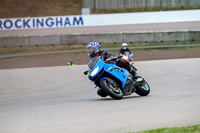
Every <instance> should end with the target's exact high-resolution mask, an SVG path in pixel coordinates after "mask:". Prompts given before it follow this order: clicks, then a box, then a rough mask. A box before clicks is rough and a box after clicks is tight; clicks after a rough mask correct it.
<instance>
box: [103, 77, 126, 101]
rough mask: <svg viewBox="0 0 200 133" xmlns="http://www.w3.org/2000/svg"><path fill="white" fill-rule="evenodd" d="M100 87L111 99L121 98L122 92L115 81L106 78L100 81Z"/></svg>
mask: <svg viewBox="0 0 200 133" xmlns="http://www.w3.org/2000/svg"><path fill="white" fill-rule="evenodd" d="M100 85H101V89H102V90H103V91H104V92H106V93H107V94H108V95H109V96H110V97H112V98H113V99H116V100H119V99H122V98H123V92H122V90H121V89H120V88H119V86H118V85H117V84H116V83H115V82H112V83H111V82H110V81H108V80H106V79H103V80H101V81H100Z"/></svg>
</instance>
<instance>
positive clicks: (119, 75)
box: [104, 64, 130, 88]
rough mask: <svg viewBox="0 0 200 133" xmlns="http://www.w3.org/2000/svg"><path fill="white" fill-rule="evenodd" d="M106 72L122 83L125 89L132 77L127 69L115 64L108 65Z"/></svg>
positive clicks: (105, 68)
mask: <svg viewBox="0 0 200 133" xmlns="http://www.w3.org/2000/svg"><path fill="white" fill-rule="evenodd" d="M104 71H106V72H107V73H109V74H110V75H112V76H114V77H115V78H116V79H118V80H120V81H121V82H122V88H124V86H125V84H126V80H127V78H128V76H129V75H130V74H129V72H128V71H127V70H126V69H124V68H120V67H118V66H116V65H114V64H106V65H105V67H104Z"/></svg>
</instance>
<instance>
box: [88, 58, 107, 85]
mask: <svg viewBox="0 0 200 133" xmlns="http://www.w3.org/2000/svg"><path fill="white" fill-rule="evenodd" d="M105 64H106V63H105V62H104V61H103V60H101V59H99V60H98V61H97V63H96V65H95V67H94V68H93V69H91V70H90V71H89V76H88V78H89V79H90V80H92V81H94V80H95V79H98V77H100V76H101V74H102V73H101V74H99V72H101V71H103V69H104V65H105ZM98 66H99V70H98V72H97V73H96V74H95V75H94V76H91V73H92V72H93V71H94V69H95V68H97V67H98Z"/></svg>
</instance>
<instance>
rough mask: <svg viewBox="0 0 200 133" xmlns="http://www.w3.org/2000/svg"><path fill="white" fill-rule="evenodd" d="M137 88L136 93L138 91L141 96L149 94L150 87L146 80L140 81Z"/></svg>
mask: <svg viewBox="0 0 200 133" xmlns="http://www.w3.org/2000/svg"><path fill="white" fill-rule="evenodd" d="M135 88H136V91H135V93H137V94H138V95H140V96H147V95H148V94H149V93H150V87H149V85H148V83H147V82H146V81H145V80H143V81H142V82H140V83H139V84H138V85H137V86H135Z"/></svg>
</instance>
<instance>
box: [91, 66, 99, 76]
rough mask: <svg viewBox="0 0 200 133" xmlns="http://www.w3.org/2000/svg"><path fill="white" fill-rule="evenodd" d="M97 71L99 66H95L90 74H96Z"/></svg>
mask: <svg viewBox="0 0 200 133" xmlns="http://www.w3.org/2000/svg"><path fill="white" fill-rule="evenodd" d="M98 71H99V66H97V67H96V68H95V69H94V70H93V71H92V72H91V74H90V75H91V76H92V77H93V76H94V75H96V74H97V72H98Z"/></svg>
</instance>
